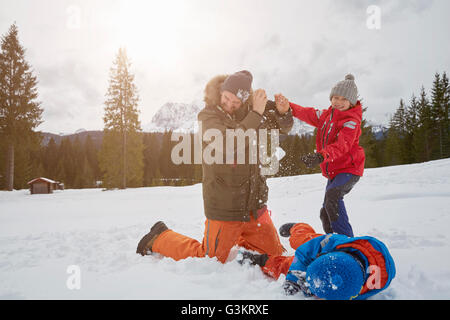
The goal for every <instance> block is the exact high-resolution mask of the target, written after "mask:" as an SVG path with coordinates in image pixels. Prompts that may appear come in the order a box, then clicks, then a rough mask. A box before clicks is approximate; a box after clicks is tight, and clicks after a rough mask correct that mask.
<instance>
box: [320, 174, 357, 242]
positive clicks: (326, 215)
mask: <svg viewBox="0 0 450 320" xmlns="http://www.w3.org/2000/svg"><path fill="white" fill-rule="evenodd" d="M359 179H360V177H359V176H356V175H353V174H350V173H341V174H338V175H337V176H336V177H335V178H334V179H331V180H328V183H327V187H326V192H325V199H324V202H323V207H322V209H321V210H320V220H322V225H323V230H324V231H325V232H326V233H338V234H344V235H346V236H349V237H353V230H352V226H351V225H350V222H349V221H348V216H347V211H346V210H345V204H344V196H345V195H346V194H347V193H349V192H350V190H352V188H353V187H354V185H355V184H356V183H357V182H358V181H359Z"/></svg>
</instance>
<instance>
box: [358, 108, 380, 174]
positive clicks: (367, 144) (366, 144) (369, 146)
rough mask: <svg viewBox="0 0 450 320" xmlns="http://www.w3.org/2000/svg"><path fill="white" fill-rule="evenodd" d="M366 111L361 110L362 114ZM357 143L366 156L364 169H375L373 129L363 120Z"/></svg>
mask: <svg viewBox="0 0 450 320" xmlns="http://www.w3.org/2000/svg"><path fill="white" fill-rule="evenodd" d="M366 110H367V108H363V114H364V112H366ZM359 142H360V143H359V144H360V145H361V146H362V147H363V148H364V152H365V155H366V160H365V165H364V166H365V167H366V168H375V167H377V165H378V163H377V157H376V153H375V148H376V139H375V135H374V133H373V127H372V126H371V125H370V124H369V123H368V122H367V120H366V119H364V118H363V119H362V121H361V137H360V140H359Z"/></svg>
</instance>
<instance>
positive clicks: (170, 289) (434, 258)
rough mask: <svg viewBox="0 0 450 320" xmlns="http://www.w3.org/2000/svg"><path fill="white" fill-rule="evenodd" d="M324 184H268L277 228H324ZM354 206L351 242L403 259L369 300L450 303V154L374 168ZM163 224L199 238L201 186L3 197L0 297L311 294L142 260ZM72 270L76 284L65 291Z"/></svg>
mask: <svg viewBox="0 0 450 320" xmlns="http://www.w3.org/2000/svg"><path fill="white" fill-rule="evenodd" d="M325 183H326V180H325V178H323V177H322V176H320V175H318V174H316V175H305V176H298V177H287V178H275V179H269V188H270V192H269V203H268V205H269V208H270V209H271V210H272V218H273V221H274V223H275V226H276V227H277V228H278V227H279V226H280V225H281V224H283V223H285V222H295V221H301V222H307V223H309V224H311V225H312V226H313V227H314V228H315V229H316V230H317V231H320V232H321V231H322V228H321V223H320V219H319V207H320V206H321V203H322V200H323V194H324V188H325ZM346 205H347V209H348V212H349V216H350V221H351V223H352V225H353V229H354V231H355V235H358V236H360V235H371V236H375V237H377V238H379V239H380V240H382V241H383V242H384V243H385V244H386V245H387V246H388V248H389V249H390V251H391V254H392V256H393V258H394V260H395V263H396V267H397V276H396V278H395V279H394V280H393V282H392V284H391V286H390V287H389V288H388V289H387V290H386V291H384V292H382V293H380V294H378V295H376V296H375V297H373V299H450V241H449V240H450V235H448V229H449V227H450V159H446V160H439V161H433V162H429V163H423V164H415V165H405V166H397V167H387V168H377V169H368V170H366V172H365V176H364V178H363V179H361V180H360V182H359V183H358V184H357V185H356V186H355V188H354V190H353V191H352V192H351V193H350V194H349V195H348V196H347V197H346ZM158 220H163V221H165V222H166V224H167V225H168V226H169V227H170V228H172V229H173V230H175V231H177V232H180V233H183V234H185V235H188V236H191V237H194V238H196V239H198V240H201V239H202V235H203V229H204V215H203V203H202V195H201V184H198V185H194V186H189V187H156V188H138V189H127V190H116V191H107V192H103V191H101V190H100V189H90V190H89V189H87V190H64V191H56V192H55V193H54V194H50V195H30V192H29V191H28V190H20V191H13V192H0V299H251V300H254V299H256V300H259V299H270V300H271V299H302V298H303V297H302V295H298V296H296V297H289V298H287V297H286V296H284V294H283V291H282V288H281V286H282V283H283V281H284V276H281V277H280V279H278V281H274V280H271V279H269V278H268V277H266V276H265V275H264V274H263V273H262V272H261V271H260V270H259V268H257V267H250V266H248V265H247V266H243V267H242V266H240V265H238V264H237V263H236V262H235V261H231V262H228V263H226V264H220V263H219V262H217V260H216V259H215V258H202V259H199V258H188V259H186V260H183V261H178V262H175V261H173V260H172V259H169V258H163V257H161V256H145V257H141V256H140V255H137V254H136V253H135V250H136V245H137V242H138V241H139V239H140V238H141V236H142V235H143V234H145V233H146V232H148V229H149V227H150V226H151V225H153V223H154V222H156V221H158ZM281 239H282V241H283V244H284V246H285V247H286V248H289V249H290V247H289V243H288V241H287V239H286V238H281ZM293 252H294V250H292V249H290V250H289V252H288V253H289V254H293ZM73 265H75V266H77V268H79V269H76V271H79V273H77V272H75V273H73V269H70V268H69V266H73ZM68 268H69V269H68ZM68 271H69V272H68ZM76 274H79V275H80V277H79V279H80V282H79V284H80V287H79V289H69V288H68V285H67V283H68V282H69V287H71V286H70V284H73V283H74V282H72V280H73V279H74V277H75V275H76ZM75 284H76V282H75Z"/></svg>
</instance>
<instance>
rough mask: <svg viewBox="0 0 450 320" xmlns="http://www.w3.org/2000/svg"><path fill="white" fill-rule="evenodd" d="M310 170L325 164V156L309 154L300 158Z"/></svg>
mask: <svg viewBox="0 0 450 320" xmlns="http://www.w3.org/2000/svg"><path fill="white" fill-rule="evenodd" d="M300 159H301V160H302V161H303V162H304V163H305V164H306V167H308V168H313V167H315V166H317V165H319V164H321V163H322V162H323V160H324V159H323V156H322V155H321V154H320V153H308V154H307V155H305V156H302V157H301V158H300Z"/></svg>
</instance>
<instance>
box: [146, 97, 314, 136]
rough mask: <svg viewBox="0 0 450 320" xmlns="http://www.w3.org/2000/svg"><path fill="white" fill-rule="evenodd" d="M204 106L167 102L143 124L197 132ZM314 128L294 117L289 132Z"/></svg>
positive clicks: (149, 127)
mask: <svg viewBox="0 0 450 320" xmlns="http://www.w3.org/2000/svg"><path fill="white" fill-rule="evenodd" d="M203 108H204V103H203V102H193V103H174V102H167V103H166V104H164V105H163V106H162V107H161V108H160V109H159V110H158V111H157V112H156V114H155V115H154V116H153V118H152V121H151V122H150V123H148V124H146V125H143V126H142V130H143V131H144V132H164V131H169V130H172V131H182V132H196V131H197V129H198V122H197V115H198V113H199V112H200V111H201V110H202V109H203ZM313 131H314V128H313V127H311V126H309V125H307V124H305V123H303V122H301V121H300V120H298V119H296V118H294V126H293V128H292V130H291V132H290V133H289V134H291V135H302V134H312V133H313Z"/></svg>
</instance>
